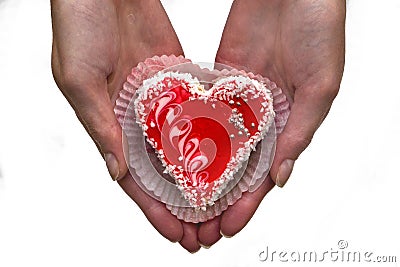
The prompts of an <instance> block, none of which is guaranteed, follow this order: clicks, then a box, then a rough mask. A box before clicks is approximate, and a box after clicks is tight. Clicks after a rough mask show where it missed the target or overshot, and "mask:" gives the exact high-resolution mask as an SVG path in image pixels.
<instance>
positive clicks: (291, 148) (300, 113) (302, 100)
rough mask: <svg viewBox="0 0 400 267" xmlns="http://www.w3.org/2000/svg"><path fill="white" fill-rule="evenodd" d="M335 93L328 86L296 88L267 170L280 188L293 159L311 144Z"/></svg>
mask: <svg viewBox="0 0 400 267" xmlns="http://www.w3.org/2000/svg"><path fill="white" fill-rule="evenodd" d="M336 94H337V90H331V88H328V89H324V88H304V89H303V88H302V89H298V90H297V91H296V93H295V99H294V102H293V105H292V109H291V112H290V115H289V118H288V121H287V124H286V126H285V128H284V130H283V131H282V133H281V134H280V135H279V136H278V138H277V144H276V152H275V158H274V161H273V163H272V166H271V170H270V174H271V178H272V180H273V181H274V182H275V184H276V185H277V186H279V187H283V186H284V185H285V184H286V182H287V181H288V179H289V177H290V175H291V173H292V170H293V166H294V163H295V161H296V160H297V158H298V157H299V156H300V154H301V153H302V152H303V151H304V150H305V149H306V148H307V147H308V145H309V144H310V142H311V140H312V138H313V135H314V133H315V131H316V130H317V129H318V127H319V126H320V125H321V123H322V121H323V120H324V118H325V117H326V115H327V114H328V112H329V109H330V107H331V104H332V102H333V99H334V98H335V96H336Z"/></svg>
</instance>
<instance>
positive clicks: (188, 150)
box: [150, 91, 215, 186]
mask: <svg viewBox="0 0 400 267" xmlns="http://www.w3.org/2000/svg"><path fill="white" fill-rule="evenodd" d="M175 99H176V93H175V92H173V91H167V92H163V93H161V94H160V95H159V96H158V97H156V98H154V99H153V100H152V101H151V104H150V106H151V107H152V108H153V110H154V114H155V120H156V126H157V128H158V129H159V131H160V132H161V134H162V135H164V136H165V137H168V138H163V139H162V140H166V139H167V140H168V141H169V142H170V144H168V146H169V147H174V148H178V150H179V151H178V152H179V155H180V156H179V160H180V161H182V162H183V170H184V171H185V172H186V175H187V176H188V178H189V179H190V181H191V182H192V186H204V185H205V184H206V183H207V179H208V178H209V173H208V172H207V171H205V170H204V169H205V168H207V166H209V165H210V163H212V160H210V159H209V158H208V157H207V155H206V154H204V153H202V152H201V150H200V143H201V142H202V141H203V140H201V139H199V138H197V137H190V134H191V133H192V129H193V124H192V122H191V119H192V118H190V117H188V116H187V115H186V116H181V115H182V110H183V107H182V105H181V104H177V103H174V101H175ZM162 114H167V115H166V117H165V121H164V123H162ZM210 140H211V139H210ZM164 147H166V146H164ZM164 153H168V151H164ZM214 154H215V153H214Z"/></svg>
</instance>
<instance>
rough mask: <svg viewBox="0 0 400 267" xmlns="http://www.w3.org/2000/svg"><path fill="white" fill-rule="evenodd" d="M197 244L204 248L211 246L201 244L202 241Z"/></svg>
mask: <svg viewBox="0 0 400 267" xmlns="http://www.w3.org/2000/svg"><path fill="white" fill-rule="evenodd" d="M199 245H200V247H202V248H205V249H209V248H210V247H211V246H206V245H203V244H202V243H200V242H199Z"/></svg>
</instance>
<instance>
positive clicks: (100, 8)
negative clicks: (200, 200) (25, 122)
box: [51, 0, 200, 252]
mask: <svg viewBox="0 0 400 267" xmlns="http://www.w3.org/2000/svg"><path fill="white" fill-rule="evenodd" d="M51 10H52V22H53V51H52V69H53V75H54V78H55V81H56V83H57V85H58V87H59V88H60V90H61V92H62V93H63V94H64V96H65V97H66V99H67V100H68V101H69V103H70V104H71V106H72V107H73V109H74V110H75V112H76V114H77V117H78V118H79V120H80V121H81V123H82V124H83V126H84V127H85V129H86V130H87V132H88V133H89V135H90V136H91V138H92V139H93V141H94V142H95V144H96V145H97V147H98V149H99V151H100V153H101V154H102V155H103V157H104V159H105V160H106V163H107V167H108V169H109V172H110V175H111V176H112V178H113V179H114V180H118V183H119V184H120V186H121V187H122V188H123V190H124V191H125V192H126V193H127V194H128V195H129V196H130V197H131V198H132V199H133V200H134V201H135V202H136V203H137V204H138V206H139V207H140V208H141V210H142V211H143V213H144V214H145V216H146V217H147V219H148V220H149V221H150V222H151V223H152V225H153V226H154V227H155V228H156V229H157V230H158V231H159V232H160V233H161V234H162V235H163V236H164V237H166V238H167V239H169V240H170V241H173V242H179V243H180V244H181V245H182V246H183V247H184V248H185V249H187V250H188V251H191V252H193V251H197V250H198V249H199V248H200V246H199V244H198V242H197V226H196V225H195V224H191V223H185V222H182V221H179V220H178V219H177V218H176V217H175V216H173V215H172V214H171V213H170V212H169V211H168V210H167V209H166V207H165V204H163V203H161V202H159V201H157V200H155V199H153V198H152V197H150V196H148V195H147V194H146V193H144V192H143V191H142V190H141V189H140V188H139V186H138V185H137V184H136V183H135V182H134V180H133V179H132V178H131V176H130V174H129V173H128V172H127V166H126V163H125V159H124V156H123V149H122V130H121V127H120V125H119V123H118V121H117V120H116V117H115V114H114V111H113V108H114V102H115V100H116V98H117V97H118V93H119V91H120V89H121V88H122V84H123V83H124V81H125V80H126V77H127V75H128V73H129V72H130V70H131V69H132V67H134V66H136V65H137V64H138V63H139V62H141V61H144V60H145V59H146V58H149V57H152V56H154V55H170V54H175V55H183V51H182V48H181V46H180V44H179V41H178V38H177V36H176V34H175V32H174V30H173V28H172V26H171V23H170V21H169V19H168V17H167V15H166V13H165V11H164V9H163V7H162V5H161V3H160V2H159V1H156V0H146V1H140V0H130V1H112V0H104V1H96V0H79V1H77V0H52V1H51Z"/></svg>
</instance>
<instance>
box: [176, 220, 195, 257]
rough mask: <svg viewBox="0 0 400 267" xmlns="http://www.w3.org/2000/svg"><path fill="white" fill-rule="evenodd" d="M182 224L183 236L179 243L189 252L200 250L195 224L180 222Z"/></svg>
mask: <svg viewBox="0 0 400 267" xmlns="http://www.w3.org/2000/svg"><path fill="white" fill-rule="evenodd" d="M182 226H183V237H182V240H181V241H179V244H181V246H182V247H183V248H184V249H186V250H187V251H189V252H190V253H196V252H197V251H199V250H200V245H199V242H198V241H197V229H198V227H197V224H194V223H188V222H182Z"/></svg>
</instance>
